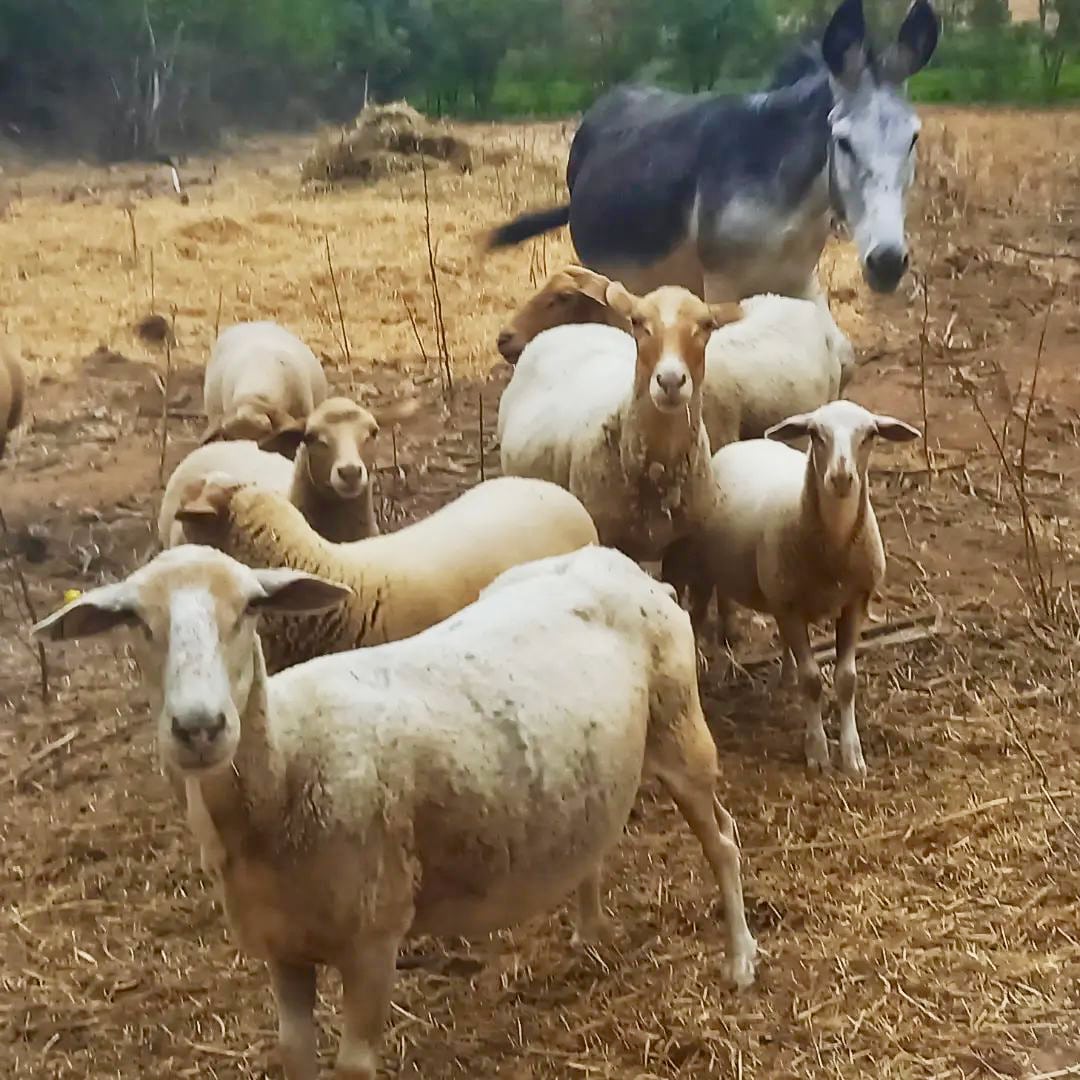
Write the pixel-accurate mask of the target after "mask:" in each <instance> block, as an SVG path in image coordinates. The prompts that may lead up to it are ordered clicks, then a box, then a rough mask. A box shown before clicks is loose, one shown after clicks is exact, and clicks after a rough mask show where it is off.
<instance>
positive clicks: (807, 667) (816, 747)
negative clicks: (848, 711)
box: [776, 615, 829, 772]
mask: <svg viewBox="0 0 1080 1080" xmlns="http://www.w3.org/2000/svg"><path fill="white" fill-rule="evenodd" d="M776 623H777V626H779V627H780V636H781V637H782V638H783V640H784V644H785V645H786V646H787V647H788V648H789V649H790V650H791V654H792V656H794V657H795V667H796V670H797V672H798V675H799V690H800V691H801V693H802V697H803V708H804V710H805V715H806V763H807V765H809V766H810V768H811V769H815V770H816V769H820V770H821V771H822V772H824V771H826V770H827V769H828V768H829V743H828V740H827V739H826V738H825V727H824V725H823V724H822V722H821V689H822V688H821V668H820V667H819V666H818V662H817V660H816V659H815V658H814V653H813V650H812V649H811V648H810V628H809V627H808V626H807V624H806V621H805V620H804V619H801V618H799V617H798V616H797V615H783V616H778V617H777V620H776Z"/></svg>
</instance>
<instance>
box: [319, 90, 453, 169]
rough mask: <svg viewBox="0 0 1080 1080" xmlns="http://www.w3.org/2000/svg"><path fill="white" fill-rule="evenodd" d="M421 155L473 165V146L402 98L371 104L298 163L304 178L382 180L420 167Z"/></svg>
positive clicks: (430, 159) (325, 137)
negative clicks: (382, 103)
mask: <svg viewBox="0 0 1080 1080" xmlns="http://www.w3.org/2000/svg"><path fill="white" fill-rule="evenodd" d="M421 155H423V156H424V157H426V158H427V159H428V160H429V162H430V161H445V162H448V163H449V164H451V165H454V166H456V167H457V168H459V169H460V170H461V171H462V172H468V171H469V170H470V169H471V168H472V165H473V150H472V147H471V146H470V145H469V144H468V143H467V142H466V141H465V140H464V139H461V138H459V137H458V136H456V135H452V134H451V133H450V132H449V131H448V130H447V129H446V128H445V127H443V126H442V125H437V124H433V123H431V122H430V121H429V120H427V119H426V118H425V117H424V116H423V115H422V114H421V113H419V112H417V111H416V109H414V108H412V107H411V106H410V105H407V104H406V103H405V102H404V101H395V102H392V103H391V104H389V105H369V106H368V107H367V108H366V109H364V110H363V112H361V113H360V115H359V116H358V117H357V118H356V121H355V122H354V123H353V125H352V127H349V128H342V129H341V130H339V131H337V132H334V133H333V134H330V135H327V136H324V137H323V138H322V139H320V140H319V143H318V145H317V146H316V147H315V149H314V150H312V152H311V153H310V154H309V155H308V156H307V158H306V159H305V160H304V161H303V162H301V164H300V175H301V177H302V178H303V180H304V181H305V182H313V181H321V182H323V183H333V182H334V181H337V180H346V179H348V180H378V179H380V178H381V177H384V176H398V175H400V174H402V173H406V172H412V171H413V170H414V169H419V168H420V166H421Z"/></svg>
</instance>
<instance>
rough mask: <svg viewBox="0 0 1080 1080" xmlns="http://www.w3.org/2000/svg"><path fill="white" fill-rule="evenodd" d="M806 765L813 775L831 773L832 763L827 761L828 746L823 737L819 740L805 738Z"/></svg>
mask: <svg viewBox="0 0 1080 1080" xmlns="http://www.w3.org/2000/svg"><path fill="white" fill-rule="evenodd" d="M806 764H807V767H808V768H809V769H810V771H811V772H813V773H828V772H831V771H832V762H831V761H830V760H829V744H828V743H827V742H826V741H825V737H824V736H822V737H821V738H820V739H817V738H812V737H811V738H807V740H806Z"/></svg>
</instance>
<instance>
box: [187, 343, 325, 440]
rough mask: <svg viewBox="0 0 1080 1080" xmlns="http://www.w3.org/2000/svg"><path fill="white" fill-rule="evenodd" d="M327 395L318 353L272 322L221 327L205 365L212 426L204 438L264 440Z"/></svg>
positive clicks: (208, 415)
mask: <svg viewBox="0 0 1080 1080" xmlns="http://www.w3.org/2000/svg"><path fill="white" fill-rule="evenodd" d="M326 395H327V385H326V375H325V374H324V373H323V369H322V365H321V364H320V363H319V360H318V358H317V357H316V356H315V354H314V353H313V352H312V351H311V350H310V349H309V348H308V347H307V346H306V345H305V344H304V343H303V342H302V341H301V340H300V339H299V338H298V337H297V336H296V335H295V334H292V333H290V332H289V331H288V330H286V329H285V328H284V327H282V326H278V325H277V323H272V322H248V323H238V324H237V325H236V326H230V327H228V328H227V329H225V330H223V331H222V332H221V334H220V335H219V336H218V339H217V341H216V342H215V343H214V349H213V352H212V353H211V354H210V361H209V363H208V364H207V365H206V377H205V381H204V383H203V405H204V408H205V409H206V418H207V420H208V421H209V427H208V429H207V431H206V434H205V435H204V436H203V442H212V441H214V440H216V439H225V440H229V439H252V440H254V441H255V442H258V441H259V440H261V439H264V438H266V437H267V436H269V435H271V434H273V433H274V432H277V431H280V430H281V429H283V428H286V427H288V426H290V425H291V424H294V423H296V422H297V421H304V420H306V419H307V417H308V414H309V413H310V412H311V411H312V409H314V408H315V406H316V405H319V404H321V403H322V402H323V401H324V400H325V399H326Z"/></svg>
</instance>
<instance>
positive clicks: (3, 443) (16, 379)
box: [0, 336, 26, 458]
mask: <svg viewBox="0 0 1080 1080" xmlns="http://www.w3.org/2000/svg"><path fill="white" fill-rule="evenodd" d="M25 397H26V382H25V379H24V377H23V369H22V361H21V360H20V359H19V354H18V353H17V352H16V351H15V346H14V345H13V344H12V343H11V342H10V341H8V340H7V339H6V338H4V337H3V336H0V458H2V457H3V456H4V451H5V450H6V449H7V441H8V436H9V435H10V434H11V433H12V432H13V431H14V430H15V428H17V427H18V426H19V424H20V423H22V415H23V407H24V401H25Z"/></svg>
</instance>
